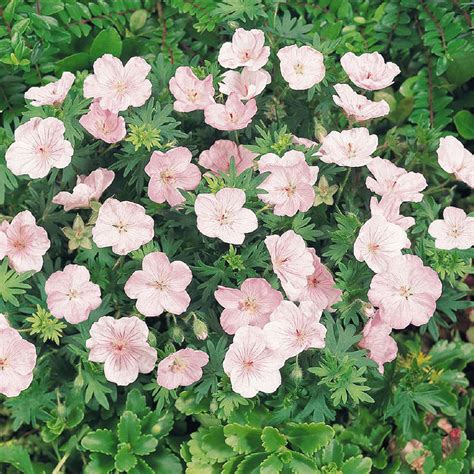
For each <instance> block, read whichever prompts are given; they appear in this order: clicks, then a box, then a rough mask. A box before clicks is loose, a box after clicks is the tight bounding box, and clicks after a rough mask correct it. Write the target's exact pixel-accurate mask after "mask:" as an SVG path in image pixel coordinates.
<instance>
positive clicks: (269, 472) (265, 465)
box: [260, 454, 283, 474]
mask: <svg viewBox="0 0 474 474" xmlns="http://www.w3.org/2000/svg"><path fill="white" fill-rule="evenodd" d="M282 468H283V463H282V462H281V461H280V458H279V457H278V455H277V454H271V455H270V456H268V458H267V459H265V461H263V462H262V464H260V474H275V473H277V472H281V470H282Z"/></svg>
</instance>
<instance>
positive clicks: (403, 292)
mask: <svg viewBox="0 0 474 474" xmlns="http://www.w3.org/2000/svg"><path fill="white" fill-rule="evenodd" d="M412 295H413V293H412V291H411V289H410V287H409V286H402V287H400V296H401V297H402V298H405V299H406V300H408V298H409V297H410V296H412Z"/></svg>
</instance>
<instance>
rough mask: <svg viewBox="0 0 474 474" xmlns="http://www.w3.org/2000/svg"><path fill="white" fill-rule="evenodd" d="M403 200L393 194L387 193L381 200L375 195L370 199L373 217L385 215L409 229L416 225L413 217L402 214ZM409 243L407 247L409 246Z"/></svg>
mask: <svg viewBox="0 0 474 474" xmlns="http://www.w3.org/2000/svg"><path fill="white" fill-rule="evenodd" d="M400 205H401V201H400V199H398V197H397V196H395V195H393V194H385V195H384V196H383V197H382V199H380V201H378V200H377V198H376V197H375V196H373V197H372V198H371V199H370V212H371V213H372V217H375V216H383V217H385V219H387V221H388V222H391V223H392V224H396V225H398V226H399V227H401V228H402V229H403V230H408V229H409V228H410V227H412V226H414V225H415V219H414V218H413V217H405V216H402V215H401V214H400ZM408 247H409V245H408V246H407V247H406V248H408Z"/></svg>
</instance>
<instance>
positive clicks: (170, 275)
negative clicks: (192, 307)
mask: <svg viewBox="0 0 474 474" xmlns="http://www.w3.org/2000/svg"><path fill="white" fill-rule="evenodd" d="M142 268H143V270H138V271H136V272H133V274H132V276H131V277H130V278H129V279H128V280H127V283H125V294H126V295H127V296H128V297H129V298H132V299H135V300H137V309H138V311H140V313H142V314H143V315H144V316H150V317H152V316H159V315H160V314H161V313H163V312H164V311H167V312H168V313H171V314H182V313H184V312H185V311H186V309H187V308H188V306H189V303H190V302H191V298H190V297H189V295H188V293H187V292H186V287H187V286H188V285H189V284H190V283H191V280H192V278H193V275H192V273H191V270H190V269H189V267H188V266H187V265H186V264H185V263H184V262H181V261H179V260H177V261H175V262H170V261H169V259H168V257H167V256H166V254H164V253H163V252H152V253H149V254H148V255H146V256H145V258H144V259H143V263H142Z"/></svg>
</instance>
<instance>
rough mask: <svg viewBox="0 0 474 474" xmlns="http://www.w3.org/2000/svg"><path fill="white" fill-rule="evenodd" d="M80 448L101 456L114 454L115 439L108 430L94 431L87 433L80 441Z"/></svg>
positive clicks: (115, 447)
mask: <svg viewBox="0 0 474 474" xmlns="http://www.w3.org/2000/svg"><path fill="white" fill-rule="evenodd" d="M81 444H82V447H84V448H85V449H87V450H88V451H92V452H95V453H102V454H110V455H113V454H115V452H116V450H117V438H116V437H115V434H114V433H112V431H110V430H105V429H101V430H96V431H92V432H91V433H87V434H86V436H84V438H82V441H81Z"/></svg>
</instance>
